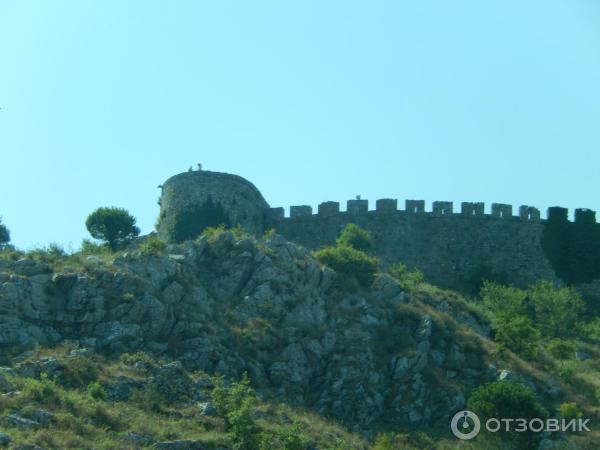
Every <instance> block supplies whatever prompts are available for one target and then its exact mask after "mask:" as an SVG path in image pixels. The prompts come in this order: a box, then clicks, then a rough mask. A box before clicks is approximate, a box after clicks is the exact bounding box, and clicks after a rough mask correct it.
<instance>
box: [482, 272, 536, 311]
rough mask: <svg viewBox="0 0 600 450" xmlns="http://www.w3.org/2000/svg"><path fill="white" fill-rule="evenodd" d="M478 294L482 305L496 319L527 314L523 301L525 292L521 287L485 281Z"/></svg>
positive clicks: (525, 296)
mask: <svg viewBox="0 0 600 450" xmlns="http://www.w3.org/2000/svg"><path fill="white" fill-rule="evenodd" d="M480 295H481V300H482V301H483V305H484V306H485V307H486V309H488V310H489V311H491V312H492V313H493V314H494V316H495V317H496V318H497V319H500V320H502V319H506V318H509V317H513V316H517V315H526V314H528V308H527V305H526V303H525V299H526V298H527V293H526V292H525V291H523V290H521V289H517V288H514V287H511V286H503V285H501V284H497V283H494V282H491V281H486V282H484V283H483V287H482V288H481V292H480Z"/></svg>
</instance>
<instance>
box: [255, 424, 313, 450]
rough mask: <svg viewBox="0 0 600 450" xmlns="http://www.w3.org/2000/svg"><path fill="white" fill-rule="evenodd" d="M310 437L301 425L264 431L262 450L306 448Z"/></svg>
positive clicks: (301, 449) (298, 449) (299, 449)
mask: <svg viewBox="0 0 600 450" xmlns="http://www.w3.org/2000/svg"><path fill="white" fill-rule="evenodd" d="M308 445H309V439H308V437H306V436H305V435H304V434H303V433H302V428H301V427H300V425H294V426H291V427H287V428H285V429H283V430H282V431H275V432H272V433H269V432H264V433H263V435H262V437H261V441H260V450H272V449H275V448H276V449H281V450H305V449H306V448H307V446H308Z"/></svg>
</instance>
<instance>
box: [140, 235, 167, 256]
mask: <svg viewBox="0 0 600 450" xmlns="http://www.w3.org/2000/svg"><path fill="white" fill-rule="evenodd" d="M166 248H167V244H166V243H165V242H164V241H161V240H160V239H159V238H158V236H151V237H149V238H148V239H146V240H145V241H144V242H142V244H141V245H140V251H141V252H142V253H149V254H153V255H159V254H161V253H162V252H164V251H165V250H166Z"/></svg>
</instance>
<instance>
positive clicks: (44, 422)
mask: <svg viewBox="0 0 600 450" xmlns="http://www.w3.org/2000/svg"><path fill="white" fill-rule="evenodd" d="M28 418H29V419H31V420H33V421H34V422H37V423H39V424H40V425H41V426H43V427H47V426H48V425H50V423H51V422H52V421H53V420H54V414H52V413H51V412H49V411H46V410H44V409H36V410H34V411H32V412H30V413H29V414H28Z"/></svg>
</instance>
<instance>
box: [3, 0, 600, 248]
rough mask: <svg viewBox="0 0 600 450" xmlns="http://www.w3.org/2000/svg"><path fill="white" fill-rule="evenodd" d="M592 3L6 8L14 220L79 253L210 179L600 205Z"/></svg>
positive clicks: (6, 202)
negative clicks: (185, 181)
mask: <svg viewBox="0 0 600 450" xmlns="http://www.w3.org/2000/svg"><path fill="white" fill-rule="evenodd" d="M599 117H600V2H598V1H597V0H560V1H559V0H528V1H523V0H486V1H481V0H460V1H457V0H422V1H421V0H419V1H417V0H414V1H391V0H390V1H381V0H370V1H360V2H359V1H350V0H343V1H336V0H331V1H322V0H319V1H313V0H303V1H301V2H300V1H296V2H291V1H288V2H282V1H260V0H257V1H252V2H249V1H230V0H219V1H210V2H209V1H200V0H198V1H184V0H178V1H171V2H168V1H166V0H163V1H152V0H143V1H138V0H128V1H121V0H102V1H100V0H97V1H89V0H72V1H62V0H53V1H51V2H49V1H46V0H43V1H42V0H40V1H28V0H0V216H2V222H3V223H4V224H5V225H7V226H8V228H9V229H10V231H11V235H12V241H13V243H14V244H15V245H16V246H18V247H20V248H23V249H30V248H33V247H38V246H44V245H48V244H49V243H59V244H61V245H63V246H65V247H66V248H67V249H72V250H74V249H77V248H78V246H79V245H80V243H81V240H82V239H83V238H85V237H88V234H87V231H86V229H85V225H84V222H85V219H86V217H87V215H88V214H89V213H90V212H92V211H93V210H94V209H95V208H97V207H99V206H118V207H123V208H126V209H128V210H129V211H130V212H131V213H132V214H133V215H134V216H135V217H136V218H137V220H138V224H139V226H140V228H141V229H142V232H148V231H150V230H151V229H152V228H153V226H154V223H155V220H156V217H157V216H158V211H159V209H158V208H159V207H158V204H157V200H158V196H159V193H160V191H159V189H157V186H158V185H159V184H161V183H162V182H163V181H164V180H166V179H167V178H168V177H170V176H172V175H174V174H176V173H179V172H182V171H185V170H187V168H188V167H189V166H190V165H194V166H195V165H196V164H197V163H202V165H203V167H204V168H205V169H207V170H214V171H220V172H228V173H234V174H237V175H240V176H243V177H244V178H247V179H249V180H250V181H252V182H253V183H254V184H255V185H256V186H257V187H258V188H259V189H260V191H261V192H262V194H263V196H264V197H265V199H266V200H267V201H268V202H269V204H270V205H271V206H274V207H275V206H284V207H286V210H288V207H289V206H290V205H295V204H309V205H312V206H313V207H315V208H316V206H317V205H318V203H320V202H323V201H328V200H335V201H340V202H341V203H342V209H344V208H345V202H346V200H348V199H351V198H354V197H355V196H356V195H361V196H362V198H365V199H369V200H370V207H371V208H373V207H374V204H375V200H376V199H378V198H390V197H391V198H398V199H399V204H400V205H403V204H404V199H424V200H426V205H427V210H430V208H431V202H432V201H435V200H448V201H454V202H455V210H458V209H459V208H460V202H461V201H484V202H486V211H489V209H490V205H491V203H492V202H498V203H509V204H513V205H514V206H515V211H516V208H518V205H522V204H526V205H532V206H537V207H539V208H540V209H541V210H542V211H543V212H542V215H543V216H545V210H546V208H547V207H549V206H555V205H560V206H564V207H568V208H569V209H570V210H571V211H572V210H573V209H574V208H579V207H587V208H591V209H596V210H600V196H599V195H598V179H599V171H600V151H599V150H600V124H599V122H598V118H599Z"/></svg>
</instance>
